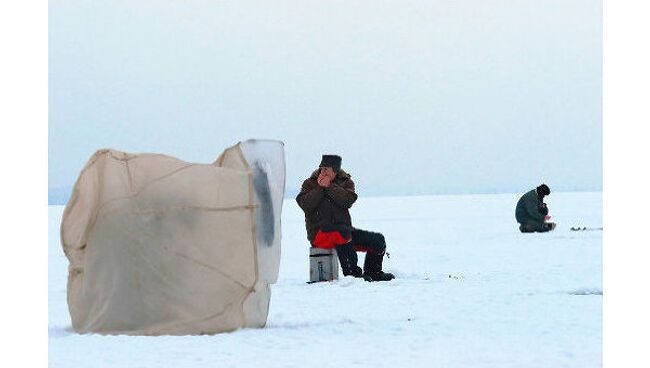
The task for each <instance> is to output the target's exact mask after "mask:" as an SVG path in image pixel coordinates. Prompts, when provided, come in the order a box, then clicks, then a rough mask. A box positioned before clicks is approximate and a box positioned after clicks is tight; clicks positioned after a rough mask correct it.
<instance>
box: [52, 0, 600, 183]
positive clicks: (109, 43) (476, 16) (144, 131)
mask: <svg viewBox="0 0 650 368" xmlns="http://www.w3.org/2000/svg"><path fill="white" fill-rule="evenodd" d="M601 7H602V4H601V1H582V0H572V1H566V0H561V1H560V0H557V1H556V0H545V1H538V0H521V1H514V0H510V1H507V0H502V1H485V0H473V1H469V0H466V1H451V0H448V1H354V0H345V1H306V0H300V1H298V0H297V1H259V2H257V1H255V2H253V1H196V0H195V1H171V0H140V1H110V2H98V1H79V0H76V1H60V0H52V1H50V2H49V187H50V190H51V191H52V190H57V188H67V187H70V186H72V185H73V184H74V181H75V180H76V178H77V175H78V173H79V171H80V170H81V168H82V167H83V165H84V164H85V162H86V161H87V159H88V158H89V157H90V156H91V155H92V154H93V152H95V151H96V150H97V149H99V148H105V147H110V148H114V149H118V150H122V151H127V152H160V153H165V154H169V155H172V156H176V157H178V158H181V159H183V160H186V161H193V162H203V163H209V162H212V161H213V160H214V159H215V158H216V157H217V156H218V155H219V154H220V153H221V151H222V150H223V149H224V148H226V147H228V146H231V145H233V144H235V143H237V142H238V141H240V140H245V139H248V138H269V139H278V140H282V141H284V142H285V148H286V155H287V156H286V159H287V189H288V190H290V191H293V190H295V189H296V188H297V187H299V186H300V183H301V182H302V180H303V179H304V177H305V176H307V175H308V174H309V173H310V172H311V170H313V169H314V168H315V167H316V166H317V164H318V162H319V161H320V155H321V154H323V153H337V154H340V155H342V156H343V167H344V168H345V169H346V170H348V171H349V172H351V173H352V175H353V177H354V179H355V182H356V183H357V189H358V192H359V193H360V194H361V195H364V194H365V195H401V194H427V193H485V192H523V191H525V190H527V189H530V188H532V187H533V186H536V185H538V184H539V183H540V182H541V181H545V182H547V183H548V184H549V185H550V186H551V188H552V189H554V190H601V188H602V159H601V157H602V123H601V119H602V114H601V94H602V76H601V72H602V62H601V53H602V39H601V34H602V24H601V22H602V14H601Z"/></svg>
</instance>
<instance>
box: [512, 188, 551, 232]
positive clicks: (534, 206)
mask: <svg viewBox="0 0 650 368" xmlns="http://www.w3.org/2000/svg"><path fill="white" fill-rule="evenodd" d="M547 214H548V210H547V209H546V208H544V207H543V202H542V201H541V200H540V199H539V197H538V196H537V190H535V189H533V190H531V191H530V192H528V193H526V194H524V195H523V196H521V198H519V201H518V202H517V208H516V209H515V218H516V219H517V222H518V223H520V224H525V223H530V222H544V216H546V215H547Z"/></svg>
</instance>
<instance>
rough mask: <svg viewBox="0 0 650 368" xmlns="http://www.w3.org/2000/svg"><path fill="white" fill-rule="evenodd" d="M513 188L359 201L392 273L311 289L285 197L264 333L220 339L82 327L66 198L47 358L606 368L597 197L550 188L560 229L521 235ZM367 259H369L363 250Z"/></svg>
mask: <svg viewBox="0 0 650 368" xmlns="http://www.w3.org/2000/svg"><path fill="white" fill-rule="evenodd" d="M518 197H519V195H517V194H500V195H465V196H421V197H377V198H360V199H359V200H358V201H357V203H356V204H355V206H354V207H353V209H352V217H353V223H354V225H355V226H357V227H359V228H363V229H367V230H373V231H380V232H382V233H384V235H385V237H386V240H387V243H388V251H389V253H390V256H391V257H390V259H387V260H385V262H384V268H385V269H386V270H387V271H390V272H393V273H394V274H395V275H396V276H397V279H396V280H394V281H392V282H388V283H366V282H364V281H363V280H360V279H353V278H347V277H346V278H342V279H340V280H339V281H336V282H331V283H318V284H311V285H308V284H306V283H305V282H306V281H307V279H308V276H309V269H308V263H309V262H308V249H307V246H308V244H307V241H306V239H305V236H306V235H305V228H304V218H303V214H302V212H301V210H300V208H299V207H298V206H297V205H296V203H295V201H293V200H291V199H287V200H285V202H284V208H283V215H282V220H283V223H282V231H283V242H282V243H283V244H282V247H283V249H282V261H281V266H280V277H279V280H278V282H277V284H275V285H273V286H272V292H273V294H272V297H271V308H270V312H269V317H268V324H267V327H266V328H264V329H248V330H238V331H235V332H232V333H226V334H220V335H214V336H174V337H172V336H159V337H128V336H101V335H92V334H91V335H79V334H76V333H74V332H73V331H72V330H71V327H70V316H69V314H68V310H67V303H66V280H67V266H68V261H67V259H66V258H65V256H64V254H63V251H62V249H61V246H60V241H59V226H60V222H61V215H62V213H63V206H50V207H49V270H48V272H49V364H50V366H51V367H71V366H74V367H77V368H79V367H206V366H209V367H257V366H264V367H305V366H309V367H312V366H313V367H316V366H318V367H350V366H356V367H409V368H413V367H500V368H501V367H600V366H601V365H602V294H603V291H602V231H578V232H572V231H569V228H570V227H571V226H588V227H601V226H602V194H601V193H553V194H551V196H550V197H548V198H547V203H548V204H549V208H550V212H551V215H552V216H553V220H555V221H557V222H558V223H559V225H558V227H557V229H556V230H555V231H554V232H552V233H547V234H521V233H519V232H518V231H517V226H516V223H515V220H514V207H515V203H516V202H517V199H518ZM360 258H361V259H360V264H363V256H361V257H360Z"/></svg>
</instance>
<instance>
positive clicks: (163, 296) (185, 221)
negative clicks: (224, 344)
mask: <svg viewBox="0 0 650 368" xmlns="http://www.w3.org/2000/svg"><path fill="white" fill-rule="evenodd" d="M284 184H285V162H284V147H283V143H282V142H278V141H266V140H249V141H245V142H241V143H239V144H237V145H235V146H233V147H230V148H228V149H226V150H225V151H224V152H223V153H222V154H221V155H220V156H219V158H217V160H216V161H215V162H214V163H213V164H195V163H188V162H184V161H181V160H179V159H176V158H173V157H169V156H165V155H160V154H129V153H124V152H119V151H115V150H111V149H104V150H99V151H97V152H96V153H95V154H94V155H93V156H92V157H91V158H90V160H89V161H88V163H87V164H86V165H85V167H84V168H83V170H82V171H81V174H80V175H79V178H78V179H77V182H76V183H75V186H74V189H73V193H72V196H71V198H70V200H69V202H68V204H67V206H66V208H65V211H64V214H63V220H62V223H61V244H62V245H63V249H64V251H65V254H66V256H67V257H68V259H69V261H70V266H69V275H68V307H69V310H70V315H71V317H72V326H73V328H74V330H75V331H77V332H81V333H85V332H96V333H106V334H133V335H161V334H171V335H183V334H211V333H218V332H224V331H232V330H234V329H237V328H242V327H263V326H264V325H265V324H266V317H267V314H268V308H269V302H270V297H271V291H270V287H269V285H270V284H272V283H274V282H275V281H276V279H277V275H278V271H279V265H280V238H281V233H280V217H281V211H282V198H283V196H284Z"/></svg>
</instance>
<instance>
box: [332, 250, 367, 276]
mask: <svg viewBox="0 0 650 368" xmlns="http://www.w3.org/2000/svg"><path fill="white" fill-rule="evenodd" d="M336 254H337V255H338V257H339V263H341V270H343V276H354V277H363V271H361V267H359V266H357V262H358V261H359V259H358V258H357V252H355V251H354V247H353V246H352V243H351V242H350V243H347V244H343V245H339V246H338V247H336Z"/></svg>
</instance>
